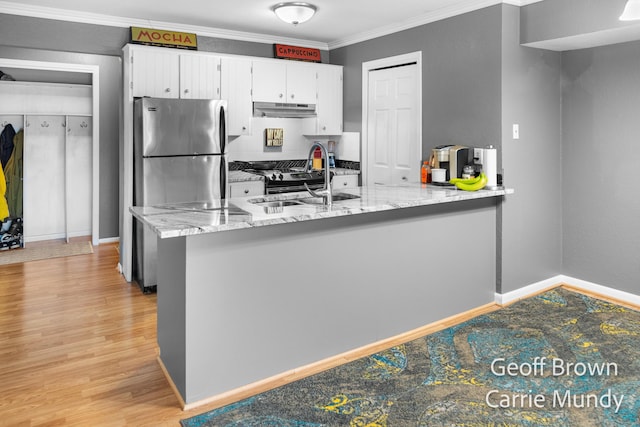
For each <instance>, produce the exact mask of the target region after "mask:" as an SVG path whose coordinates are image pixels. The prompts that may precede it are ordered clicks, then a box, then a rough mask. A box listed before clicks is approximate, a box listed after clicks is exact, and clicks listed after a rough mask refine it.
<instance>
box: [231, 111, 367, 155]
mask: <svg viewBox="0 0 640 427" xmlns="http://www.w3.org/2000/svg"><path fill="white" fill-rule="evenodd" d="M309 120H315V119H314V118H304V119H288V118H285V119H283V118H263V117H254V118H253V120H252V122H251V128H252V134H251V135H242V136H229V145H228V154H229V159H230V160H231V161H232V162H250V161H261V160H268V161H278V162H280V161H282V162H291V161H293V160H290V159H300V160H299V161H300V162H302V164H301V165H300V166H304V159H306V158H307V157H308V155H309V150H310V149H311V145H312V144H313V142H314V141H319V142H320V143H321V144H323V145H324V146H325V147H327V145H328V142H329V141H330V140H333V141H336V142H337V144H336V150H335V151H336V152H335V157H336V162H340V161H341V160H345V161H350V162H357V163H358V164H359V162H360V134H359V133H357V132H345V133H344V134H343V135H342V136H322V137H319V136H305V135H304V130H305V129H308V128H309V127H310V126H309V122H308V121H309ZM269 128H278V129H283V133H284V138H283V143H282V146H275V147H274V146H266V143H265V129H269ZM283 167H284V166H283ZM293 167H296V166H293ZM298 167H299V166H298Z"/></svg>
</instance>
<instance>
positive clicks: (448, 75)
mask: <svg viewBox="0 0 640 427" xmlns="http://www.w3.org/2000/svg"><path fill="white" fill-rule="evenodd" d="M567 3H571V2H559V1H553V0H545V1H543V2H540V3H539V4H538V3H535V4H531V5H527V6H523V8H522V10H520V9H519V8H518V7H516V6H512V5H495V6H491V7H488V8H484V9H480V10H478V11H473V12H469V13H466V14H462V15H459V16H454V17H450V18H448V19H445V20H442V21H435V22H431V23H428V24H425V25H423V26H419V27H416V28H413V29H407V30H403V31H401V32H398V33H395V34H389V35H381V36H380V37H379V38H378V39H376V40H375V41H360V42H358V43H354V44H352V45H347V46H343V47H337V48H332V49H331V50H330V52H329V54H327V53H323V54H324V55H325V56H327V55H329V56H330V58H331V59H330V60H331V63H334V64H339V65H342V66H344V67H345V74H344V79H345V87H344V91H345V92H344V98H345V103H344V105H345V111H344V128H345V130H346V131H353V132H359V131H361V124H360V123H361V117H360V115H361V104H360V103H361V88H360V87H361V83H360V82H361V64H362V62H365V61H368V60H372V59H375V58H379V57H388V56H393V55H397V54H401V53H405V52H406V51H415V50H422V51H423V56H424V58H425V59H424V62H425V64H426V65H425V71H424V77H423V78H424V82H423V88H424V89H423V90H424V100H423V128H424V131H423V139H424V141H425V143H424V145H425V146H424V150H423V151H427V150H429V149H431V148H433V147H434V146H436V145H438V144H440V143H441V142H446V141H450V140H456V141H471V140H473V141H476V140H477V141H478V144H477V145H485V144H487V143H488V142H491V143H494V144H495V145H496V146H498V147H499V148H500V150H501V157H502V168H503V169H504V178H505V182H506V183H507V184H508V186H509V187H512V188H514V189H515V190H516V192H515V193H514V195H512V196H509V197H508V199H507V200H506V203H504V204H503V205H502V208H501V212H500V217H499V218H500V222H499V224H500V228H501V230H502V233H501V239H500V240H498V242H499V247H498V248H497V251H498V253H499V255H498V259H497V262H498V263H499V265H500V268H498V269H497V271H498V275H497V277H496V282H497V288H496V291H497V293H499V294H507V293H509V292H515V291H518V290H520V289H521V288H523V287H526V286H529V285H531V284H536V283H540V282H544V281H546V280H548V279H549V278H554V277H556V276H558V275H561V274H565V275H567V276H569V277H575V278H580V279H582V280H585V281H588V282H591V283H600V284H602V285H605V286H608V287H610V288H614V289H615V290H617V291H619V292H626V293H631V294H637V285H636V284H635V279H634V277H635V274H636V271H635V269H636V267H634V266H636V265H637V262H635V261H634V260H635V259H637V255H638V254H637V250H636V249H635V245H634V243H633V242H634V241H637V239H634V235H633V233H634V232H631V233H630V232H629V229H628V227H624V225H625V224H628V223H630V222H631V219H630V218H632V217H633V215H634V213H637V209H638V207H637V204H636V203H637V202H635V201H632V200H627V198H626V197H624V196H623V195H622V194H620V191H623V190H622V189H623V188H624V183H626V182H628V181H627V180H626V176H627V175H625V171H628V170H630V169H632V167H633V165H632V164H631V160H630V159H627V157H625V156H621V157H622V158H621V159H620V162H621V167H618V168H615V172H614V175H613V176H612V179H614V180H616V182H617V184H616V191H615V192H613V193H612V192H610V191H608V190H609V184H608V181H607V180H604V179H602V180H599V179H595V178H594V179H592V180H589V179H588V178H589V177H593V176H594V175H592V174H596V175H595V176H600V175H599V174H601V173H603V172H601V169H600V167H598V165H599V162H600V159H601V158H602V156H601V153H600V151H601V150H604V148H605V147H606V144H604V143H603V142H604V139H605V138H608V137H609V136H613V135H618V136H619V137H618V139H617V140H616V143H617V144H618V145H621V147H630V145H625V144H631V142H630V141H631V140H632V139H633V135H635V134H637V128H636V127H637V125H636V124H635V123H636V121H635V120H634V119H633V117H632V116H631V117H630V116H629V114H630V113H629V112H630V111H633V109H634V108H635V105H634V103H633V101H631V100H628V101H627V100H626V99H627V98H626V97H623V98H622V96H621V93H625V92H626V93H628V92H631V93H635V92H634V91H635V90H636V89H634V88H635V87H636V83H637V82H636V81H635V80H633V78H632V77H631V73H630V72H629V70H630V69H632V68H633V67H634V66H636V65H635V64H634V61H635V60H634V59H633V58H635V57H637V55H636V50H637V48H638V47H637V45H636V43H634V42H630V43H624V44H617V45H610V46H602V47H589V48H587V49H586V50H575V51H574V50H573V49H576V47H573V48H568V47H563V48H562V49H568V50H567V51H565V52H563V53H560V52H557V51H549V50H538V49H531V48H523V47H521V46H520V44H519V40H520V37H521V31H520V29H519V27H518V25H519V22H520V20H524V22H526V23H527V25H526V28H527V30H528V31H530V32H531V33H532V34H528V33H527V34H526V35H525V36H524V37H528V38H526V39H525V41H530V42H531V43H537V42H540V40H543V41H544V40H545V37H547V40H556V39H562V38H566V37H572V36H576V35H578V34H589V33H594V32H597V31H599V30H602V29H603V27H605V28H615V27H618V26H619V25H620V24H618V23H617V22H614V19H613V17H612V12H611V11H609V13H604V11H603V10H591V9H589V8H585V10H584V11H583V13H584V14H586V15H588V16H598V17H599V19H595V18H594V19H586V18H585V16H581V17H579V16H574V15H573V14H572V13H568V12H566V11H565V13H562V11H563V6H566V4H567ZM614 3H619V4H614ZM623 3H624V2H611V3H610V5H609V6H606V7H605V6H603V5H599V6H596V5H590V7H593V8H596V7H601V8H606V9H609V8H611V9H613V8H615V7H616V6H617V8H618V9H620V10H621V9H622V6H623ZM546 8H550V10H549V9H546ZM550 16H553V17H554V18H555V19H557V20H559V21H561V22H560V24H561V23H562V20H563V19H564V20H566V21H565V23H564V25H560V24H558V25H554V28H555V29H553V30H552V29H548V30H547V31H548V32H547V34H546V35H545V34H542V35H541V34H535V31H534V30H532V28H533V29H535V28H542V29H540V30H537V31H540V32H543V29H544V28H545V27H546V26H547V25H548V24H544V20H548V19H550V18H549V17H550ZM39 19H42V18H26V17H16V16H8V15H2V24H3V25H2V28H3V29H4V28H8V29H10V31H9V33H10V34H9V35H8V36H7V37H8V38H6V39H5V37H4V30H3V40H7V42H6V43H7V45H6V46H5V45H3V46H2V47H1V48H0V53H1V54H2V55H1V56H3V57H13V58H22V59H37V60H51V61H53V60H57V61H68V62H74V61H76V60H77V58H78V57H84V56H83V55H86V56H87V57H90V55H88V53H80V54H78V53H76V54H73V53H64V52H60V51H64V50H72V49H71V48H68V49H65V48H63V47H61V46H57V45H56V43H59V44H64V45H66V46H74V43H78V42H77V41H75V42H74V39H76V40H77V39H80V38H82V37H79V36H78V35H79V34H85V31H86V28H85V24H69V23H66V24H64V23H61V22H55V23H52V22H49V21H46V20H45V23H46V24H47V25H48V26H49V28H51V26H53V27H54V28H56V29H60V31H59V33H60V34H61V36H60V37H61V40H48V38H47V37H44V36H41V37H37V38H36V37H34V38H27V37H23V38H22V39H23V40H15V39H19V38H21V37H19V35H20V34H21V30H20V29H21V28H22V29H24V28H27V26H28V25H27V23H28V22H30V21H31V20H39ZM541 21H543V23H541ZM581 21H582V22H584V23H583V24H582V25H579V24H580V22H581ZM38 22H40V21H38ZM32 27H33V26H32ZM68 27H70V30H69V29H68ZM87 27H88V25H87ZM40 28H41V29H40ZM301 28H302V27H301ZM558 28H564V30H559V29H558ZM65 29H67V31H65ZM45 30H46V26H44V27H43V26H38V28H36V29H34V30H32V31H43V32H45ZM22 31H24V30H22ZM77 31H80V33H78V32H77ZM104 31H105V32H106V33H110V34H114V39H116V40H118V42H116V43H114V44H118V45H119V46H118V47H117V49H120V48H121V47H122V45H124V43H125V39H126V37H125V36H124V35H123V33H125V32H126V31H124V30H122V31H121V30H117V31H116V30H114V29H112V28H105V29H104ZM563 31H564V32H563ZM45 34H46V32H45ZM65 34H69V35H65ZM24 45H26V46H24ZM240 45H244V43H235V42H232V41H226V40H225V41H220V40H217V41H214V40H211V41H209V40H206V41H205V42H204V44H202V43H201V46H203V47H207V46H209V47H210V50H211V51H224V50H234V49H235V51H234V52H233V53H239V52H240V47H239V46H240ZM13 46H24V47H26V48H31V49H33V50H24V49H20V48H16V47H13ZM96 46H102V45H101V44H100V43H96ZM270 47H271V46H270V45H269V46H266V47H265V49H264V51H268V50H270ZM577 47H579V46H577ZM260 48H261V46H260V45H250V46H249V47H248V48H247V49H246V50H247V51H249V52H246V51H245V52H242V53H244V54H247V53H250V54H255V53H256V52H258V51H260ZM94 49H96V50H98V48H94ZM102 49H104V48H102ZM117 49H115V48H112V51H111V52H110V53H109V54H105V53H104V51H96V52H92V54H98V55H97V56H96V57H91V60H92V61H94V62H97V63H100V64H101V66H102V67H104V70H105V72H103V73H101V79H103V78H104V79H113V80H116V83H115V84H114V86H113V87H115V88H118V87H119V86H118V80H119V77H118V75H119V73H118V71H117V69H118V66H114V65H113V60H112V58H114V57H117V55H119V53H118V52H117ZM77 50H79V51H82V52H86V49H85V50H83V49H77ZM263 55H264V56H268V55H272V52H270V51H269V52H264V53H263ZM609 75H615V76H616V77H617V79H616V80H614V81H613V82H612V81H610V80H607V79H606V77H608V76H609ZM562 78H567V79H568V80H567V82H566V83H565V85H564V86H563V85H562V84H561V79H562ZM613 84H615V86H614V87H611V86H610V85H613ZM618 85H620V86H618ZM107 87H108V86H107ZM585 87H586V88H587V89H586V90H587V94H585V92H584V91H585ZM622 88H624V89H622ZM113 92H117V89H114V90H113ZM592 93H593V94H594V95H593V96H591V97H589V94H592ZM595 95H597V96H595ZM585 97H587V98H585ZM618 98H621V99H618ZM635 98H636V99H637V97H635ZM560 99H562V100H563V101H564V102H562V103H561V102H560ZM598 99H601V101H600V102H598ZM629 99H631V97H630V98H629ZM523 100H528V102H524V101H523ZM620 103H622V104H620ZM116 105H117V103H116ZM612 106H617V107H615V108H614V107H612ZM605 107H606V108H605ZM610 108H611V109H612V111H611V112H609V111H610V110H609V109H610ZM102 111H103V112H104V113H106V114H110V110H109V109H108V108H103V109H102ZM595 113H597V114H598V115H597V116H596V117H603V120H596V118H595V117H594V115H593V114H595ZM116 117H117V116H116ZM111 120H112V123H113V122H115V121H117V118H114V116H111ZM114 120H115V121H114ZM452 122H453V123H455V125H452ZM106 123H109V122H108V121H107V122H106ZM514 123H519V124H520V130H521V138H520V140H519V141H518V142H516V141H515V140H513V139H512V137H511V136H512V129H511V127H512V124H514ZM102 129H103V131H104V132H105V133H106V135H107V136H106V137H103V138H102V139H103V140H104V139H106V140H107V141H109V140H110V141H114V145H113V146H117V135H115V137H114V136H113V135H112V136H111V137H109V131H110V129H109V126H108V125H105V126H102ZM111 129H113V127H111ZM111 132H113V130H111ZM116 134H117V131H116ZM427 141H428V142H427ZM431 141H434V142H431ZM435 141H437V142H435ZM338 144H340V143H338ZM474 145H475V143H474ZM102 147H104V145H101V150H103V151H104V153H103V152H101V166H102V167H101V170H102V171H104V173H105V174H106V177H109V176H110V177H112V178H111V179H105V180H101V183H100V186H101V191H100V193H101V196H102V199H101V203H100V206H101V214H102V215H101V218H103V221H104V222H102V221H101V238H104V239H108V238H111V237H115V236H117V235H118V234H119V232H118V230H117V228H118V225H117V224H118V220H117V217H118V213H117V212H118V210H117V204H118V202H117V201H118V196H117V192H118V190H117V186H118V185H117V169H118V166H117V165H118V160H117V157H118V156H117V153H114V151H113V150H109V149H108V147H105V148H102ZM541 164H544V165H545V167H544V170H545V172H544V173H540V172H539V170H540V167H541ZM585 168H586V170H585ZM585 174H586V176H585ZM585 179H587V181H589V182H588V184H585V183H584V180H585ZM114 182H115V183H114ZM618 190H619V191H618ZM110 194H112V195H113V194H115V195H114V196H109V195H110ZM596 197H597V198H598V199H595V198H596ZM594 200H600V201H602V202H600V203H596V204H597V206H593V205H594ZM602 227H604V228H605V230H602V231H598V230H599V229H601V228H602ZM622 230H624V231H622ZM522 242H528V243H527V244H526V245H523V244H522ZM620 246H622V248H623V250H619V249H617V248H619V247H620ZM613 254H616V255H615V256H613Z"/></svg>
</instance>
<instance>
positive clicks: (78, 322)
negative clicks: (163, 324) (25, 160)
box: [0, 244, 606, 427]
mask: <svg viewBox="0 0 640 427" xmlns="http://www.w3.org/2000/svg"><path fill="white" fill-rule="evenodd" d="M0 256H2V253H0ZM117 263H118V252H117V245H115V244H108V245H100V246H97V247H95V248H94V253H93V254H90V255H78V256H73V257H67V258H56V259H51V260H42V261H31V262H27V263H22V264H12V265H2V266H0V426H125V425H130V426H174V427H175V426H178V425H179V424H178V422H179V420H181V419H184V418H188V417H191V416H194V415H197V414H200V413H203V412H205V411H207V410H210V409H213V408H215V407H218V406H221V405H224V404H227V403H230V402H231V401H233V400H235V399H238V398H240V397H246V395H250V394H254V393H258V392H261V391H265V390H268V389H270V388H273V387H275V386H279V385H283V384H286V383H288V382H291V381H295V380H297V379H300V378H303V377H305V376H307V375H311V374H313V373H316V372H319V371H322V370H324V369H327V368H330V367H332V366H336V365H338V364H341V363H346V362H348V361H350V360H354V359H356V358H358V357H362V356H364V355H366V354H371V353H373V352H375V351H379V350H380V349H381V348H387V347H391V346H394V345H397V344H399V343H403V342H406V341H410V340H412V339H415V338H417V337H419V336H423V335H427V334H428V333H432V332H434V331H436V330H440V329H443V328H445V327H448V326H451V325H452V324H457V323H460V322H463V321H465V320H467V319H469V318H471V317H474V316H477V315H479V314H482V313H484V312H488V311H493V310H496V309H498V308H499V307H498V306H497V305H495V304H491V305H487V306H485V307H480V308H478V309H477V310H472V311H470V312H468V313H463V314H461V315H458V316H453V317H452V318H450V319H444V320H442V321H440V322H435V323H433V324H431V325H427V326H425V327H423V328H419V329H417V330H416V331H410V332H408V333H406V334H402V335H400V336H398V337H394V338H392V339H388V340H384V341H382V342H380V343H374V344H372V345H369V346H366V347H363V348H361V349H355V350H354V351H352V352H348V353H345V354H343V355H338V356H336V357H334V358H330V359H327V360H325V361H319V362H318V363H316V364H313V365H310V366H309V367H306V368H305V369H301V370H298V369H296V370H295V371H294V372H293V373H287V375H286V377H283V378H274V379H273V380H270V381H266V382H265V384H262V385H258V386H257V387H256V385H257V384H256V385H253V386H252V387H248V389H247V390H244V391H240V392H239V393H231V394H230V395H229V396H227V397H226V398H223V399H221V400H217V401H215V402H212V403H210V404H207V405H201V406H198V407H197V408H194V409H191V410H188V411H183V410H182V407H181V405H180V402H179V400H178V398H177V397H176V396H175V394H174V393H173V390H172V389H171V386H170V385H169V383H168V381H167V379H166V378H165V376H164V374H163V372H162V369H161V367H160V364H159V363H158V360H157V356H158V347H157V343H156V296H155V294H152V295H143V294H142V292H141V291H140V289H139V288H138V287H137V285H135V284H129V283H127V282H126V281H125V280H124V279H123V277H122V276H121V275H120V273H119V272H118V271H117ZM604 299H606V298H604Z"/></svg>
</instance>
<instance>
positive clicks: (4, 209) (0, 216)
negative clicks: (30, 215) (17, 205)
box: [0, 165, 9, 221]
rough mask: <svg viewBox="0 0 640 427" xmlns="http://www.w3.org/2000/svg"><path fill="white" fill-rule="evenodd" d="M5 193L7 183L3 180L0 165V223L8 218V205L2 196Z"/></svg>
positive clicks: (0, 166)
mask: <svg viewBox="0 0 640 427" xmlns="http://www.w3.org/2000/svg"><path fill="white" fill-rule="evenodd" d="M6 192H7V182H6V181H5V180H4V171H3V169H2V165H0V221H4V220H5V219H7V218H8V217H9V205H8V204H7V199H5V197H4V195H5V193H6Z"/></svg>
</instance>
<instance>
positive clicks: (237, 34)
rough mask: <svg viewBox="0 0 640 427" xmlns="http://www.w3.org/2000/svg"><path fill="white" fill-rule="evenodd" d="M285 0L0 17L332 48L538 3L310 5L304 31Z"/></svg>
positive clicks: (24, 8)
mask: <svg viewBox="0 0 640 427" xmlns="http://www.w3.org/2000/svg"><path fill="white" fill-rule="evenodd" d="M279 1H280V0H227V1H221V0H180V1H176V0H108V1H100V0H20V2H19V3H18V2H12V1H0V13H9V14H15V15H24V16H33V17H40V18H50V19H59V20H66V21H74V22H85V23H91V24H103V25H111V26H118V27H129V26H142V27H148V28H158V29H169V30H174V31H185V32H191V33H196V34H198V35H202V36H210V37H222V38H231V39H239V40H247V41H261V42H264V43H274V42H278V43H296V44H298V45H302V46H308V47H317V48H321V49H322V48H324V49H333V48H337V47H341V46H346V45H349V44H352V43H357V42H359V41H363V40H368V39H371V38H374V37H378V36H382V35H385V34H390V33H393V32H396V31H400V30H403V29H406V28H411V27H415V26H418V25H422V24H425V23H428V22H433V21H436V20H440V19H444V18H447V17H450V16H454V15H458V14H460V13H465V12H468V11H471V10H475V9H480V8H483V7H487V6H491V5H494V4H498V3H503V2H504V3H509V4H514V5H517V6H522V5H524V4H529V3H533V2H536V1H540V0H397V1H389V0H307V1H308V2H310V3H313V4H314V5H316V6H317V8H318V11H317V13H316V16H314V17H313V18H312V19H311V20H310V21H308V22H306V23H303V24H300V25H298V26H293V25H290V24H285V23H284V22H281V21H280V20H279V19H278V18H276V16H275V15H274V14H273V12H272V11H271V8H272V7H273V6H274V5H275V4H276V3H279Z"/></svg>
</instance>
